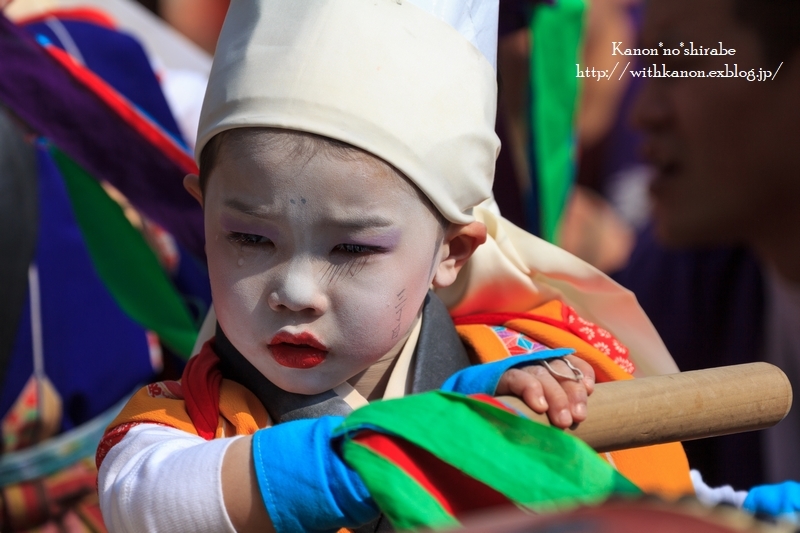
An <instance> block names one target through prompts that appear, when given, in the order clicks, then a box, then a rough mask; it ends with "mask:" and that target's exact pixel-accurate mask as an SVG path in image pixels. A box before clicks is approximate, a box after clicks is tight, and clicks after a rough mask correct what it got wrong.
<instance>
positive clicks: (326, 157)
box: [217, 128, 425, 203]
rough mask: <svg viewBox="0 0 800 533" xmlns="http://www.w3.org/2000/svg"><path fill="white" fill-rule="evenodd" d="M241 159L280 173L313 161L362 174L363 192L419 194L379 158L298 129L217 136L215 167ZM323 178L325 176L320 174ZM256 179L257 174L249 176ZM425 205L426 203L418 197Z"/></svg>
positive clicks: (247, 130) (250, 130)
mask: <svg viewBox="0 0 800 533" xmlns="http://www.w3.org/2000/svg"><path fill="white" fill-rule="evenodd" d="M242 160H251V161H257V162H259V164H260V165H262V166H265V167H268V168H269V169H270V170H272V171H275V172H279V171H280V170H282V169H286V170H287V171H288V172H290V173H291V172H292V171H293V170H294V169H297V168H301V167H305V166H307V165H309V163H311V162H312V160H313V161H314V164H315V165H317V166H318V167H322V168H333V167H335V169H336V173H337V174H342V173H344V174H352V175H364V174H365V173H367V174H368V175H369V177H370V179H369V180H366V181H365V182H364V187H365V188H366V189H365V192H368V190H369V189H370V188H375V189H377V188H385V187H387V186H396V187H397V188H398V189H400V190H402V191H404V192H405V193H407V194H410V195H413V196H417V197H418V196H419V195H420V192H419V190H418V189H417V187H416V186H414V185H413V184H412V183H411V182H410V181H409V180H408V178H406V177H405V176H403V174H402V173H401V172H400V171H398V170H397V169H395V168H394V167H393V166H392V165H390V164H388V163H387V162H385V161H384V160H382V159H381V158H379V157H377V156H375V155H373V154H371V153H369V152H367V151H365V150H362V149H360V148H357V147H355V146H351V145H349V144H346V143H343V142H341V141H337V140H335V139H330V138H327V137H322V136H320V135H315V134H311V133H306V132H303V131H297V130H281V129H275V128H238V129H234V130H230V131H228V132H224V133H222V134H220V139H219V145H218V147H217V164H222V165H223V166H225V165H226V163H227V164H228V165H230V164H231V163H234V164H235V163H236V162H240V161H242ZM318 177H319V179H323V180H324V179H325V177H326V173H324V172H323V173H320V174H319V175H318ZM250 178H251V179H257V178H258V175H255V174H254V175H251V176H250ZM420 201H422V202H423V203H424V201H425V200H423V199H422V198H420Z"/></svg>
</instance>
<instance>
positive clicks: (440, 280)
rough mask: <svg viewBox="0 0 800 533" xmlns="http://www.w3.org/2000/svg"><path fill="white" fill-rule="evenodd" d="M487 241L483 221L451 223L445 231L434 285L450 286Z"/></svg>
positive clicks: (434, 276)
mask: <svg viewBox="0 0 800 533" xmlns="http://www.w3.org/2000/svg"><path fill="white" fill-rule="evenodd" d="M484 242H486V225H484V223H483V222H478V221H475V222H470V223H469V224H463V225H462V224H451V225H450V227H449V228H447V230H446V231H445V234H444V240H443V242H442V247H441V249H440V250H439V259H438V260H439V264H438V265H437V267H436V270H435V273H434V275H433V286H434V287H436V288H437V289H441V288H443V287H448V286H450V285H452V283H453V282H454V281H455V280H456V277H457V276H458V273H459V271H460V270H461V267H463V266H464V265H465V264H466V263H467V260H468V259H469V258H470V257H472V254H473V253H474V252H475V250H476V249H477V248H478V246H480V245H481V244H483V243H484Z"/></svg>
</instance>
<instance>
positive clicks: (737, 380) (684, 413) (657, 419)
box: [498, 363, 792, 452]
mask: <svg viewBox="0 0 800 533" xmlns="http://www.w3.org/2000/svg"><path fill="white" fill-rule="evenodd" d="M498 399H500V400H502V401H503V402H505V403H507V404H508V405H510V406H512V407H514V408H515V409H518V410H519V411H521V412H522V413H523V414H525V415H526V416H529V417H530V418H532V419H534V420H537V421H540V422H542V423H544V424H549V422H548V420H547V416H546V415H539V414H537V413H534V412H533V411H532V410H530V409H529V408H528V407H527V406H526V405H525V404H524V403H522V401H521V400H519V399H518V398H515V397H511V396H502V397H500V398H498ZM791 406H792V387H791V385H790V384H789V380H788V378H787V377H786V375H785V374H784V373H783V372H782V371H781V370H780V369H779V368H778V367H776V366H774V365H771V364H768V363H749V364H744V365H735V366H725V367H720V368H710V369H706V370H695V371H691V372H682V373H680V374H669V375H665V376H653V377H647V378H639V379H632V380H628V381H614V382H610V383H598V384H597V385H596V386H595V391H594V393H593V394H592V395H591V396H590V397H589V402H588V411H589V416H588V418H587V419H586V421H585V422H583V423H581V424H580V425H578V426H577V427H575V428H571V429H568V430H566V431H568V432H569V433H572V434H573V435H575V436H576V437H579V438H580V439H582V440H584V441H585V442H586V443H587V444H589V445H590V446H591V447H592V448H594V449H595V450H597V451H598V452H610V451H614V450H620V449H625V448H636V447H639V446H648V445H651V444H662V443H665V442H675V441H685V440H694V439H703V438H707V437H715V436H718V435H728V434H730V433H740V432H743V431H753V430H757V429H764V428H768V427H770V426H774V425H775V424H777V423H778V422H780V421H781V420H783V417H785V416H786V414H787V413H788V412H789V409H790V408H791Z"/></svg>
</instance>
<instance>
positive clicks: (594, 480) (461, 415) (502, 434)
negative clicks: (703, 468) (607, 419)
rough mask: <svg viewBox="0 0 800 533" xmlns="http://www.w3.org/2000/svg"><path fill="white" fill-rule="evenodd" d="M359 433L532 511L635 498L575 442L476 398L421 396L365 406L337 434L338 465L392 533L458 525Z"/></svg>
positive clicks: (634, 492) (621, 480)
mask: <svg viewBox="0 0 800 533" xmlns="http://www.w3.org/2000/svg"><path fill="white" fill-rule="evenodd" d="M363 430H374V431H377V432H379V433H382V434H385V435H389V436H391V437H392V438H393V439H401V440H404V441H407V442H409V443H411V444H413V445H415V446H416V447H418V448H421V449H423V450H425V451H427V452H429V453H431V454H432V455H434V456H435V457H436V458H438V460H440V461H442V462H444V463H446V464H448V465H451V466H452V467H454V468H456V469H457V470H459V471H460V472H462V473H464V474H466V475H467V476H469V477H471V478H473V479H475V480H477V481H479V482H480V483H482V484H483V485H486V486H488V487H490V488H491V489H493V490H494V491H496V492H499V493H500V494H502V495H504V496H505V497H507V498H508V499H509V500H511V502H513V503H515V504H517V505H518V506H521V507H525V508H528V509H530V510H532V511H534V512H537V513H545V512H552V511H559V510H565V509H569V508H572V507H575V506H577V505H586V504H596V503H600V502H602V501H603V500H605V499H607V498H608V497H609V496H611V495H614V494H617V495H625V494H628V495H638V494H641V491H640V490H639V489H638V488H637V487H636V486H635V485H634V484H633V483H631V482H630V481H628V479H627V478H625V477H624V476H622V475H621V474H620V473H619V472H617V471H616V470H615V469H614V468H613V467H612V466H611V465H609V464H608V463H607V462H605V461H603V460H602V459H601V458H600V457H599V456H598V455H597V453H596V452H595V451H594V450H592V449H591V448H590V447H589V446H588V445H587V444H586V443H584V442H583V441H581V440H580V439H577V438H575V437H573V436H571V435H568V434H566V433H564V432H563V431H561V430H559V429H556V428H552V427H549V426H544V425H542V424H539V423H537V422H534V421H532V420H530V419H528V418H525V417H523V416H518V415H516V414H514V413H511V412H508V411H505V410H503V409H500V408H498V407H496V406H493V405H491V404H488V403H485V402H483V401H480V400H476V399H473V398H469V397H466V396H463V395H460V394H455V393H444V392H438V391H437V392H429V393H425V394H418V395H413V396H408V397H405V398H402V399H399V400H386V401H378V402H373V403H371V404H370V405H368V406H365V407H362V408H361V409H358V410H356V411H355V412H353V413H352V414H351V415H350V416H348V417H347V419H346V420H345V422H344V424H343V425H342V426H340V428H339V429H338V430H337V434H338V435H341V436H343V437H344V439H343V442H342V455H343V457H344V459H345V461H346V462H347V463H348V464H349V465H350V466H351V467H352V468H353V469H355V470H356V471H357V472H358V473H359V475H360V476H361V477H362V479H363V480H364V483H365V484H366V486H367V488H368V489H369V490H370V493H371V494H372V495H373V498H374V499H375V501H376V503H377V504H378V506H379V507H380V508H381V510H382V511H383V512H384V514H385V515H386V516H387V518H389V520H390V521H391V522H392V524H393V525H394V526H395V527H396V528H397V529H398V530H408V529H415V528H422V527H429V528H442V527H450V526H453V525H455V524H457V523H458V520H457V518H456V517H453V516H451V515H450V514H449V513H448V512H447V511H446V510H445V509H444V508H443V507H442V506H441V505H440V504H439V502H438V501H437V500H436V498H435V497H434V496H433V495H431V494H428V493H427V491H426V489H425V488H424V487H422V486H421V485H420V484H419V483H417V481H416V480H415V479H413V478H412V477H410V476H409V475H408V474H407V473H406V472H405V471H403V469H402V468H400V467H398V466H397V465H396V464H393V463H392V462H391V460H390V459H389V458H387V457H383V456H381V455H379V454H377V453H374V452H373V451H372V450H371V449H368V448H367V447H365V446H364V445H362V444H361V443H359V442H358V441H356V440H354V438H356V437H357V436H358V433H359V431H363ZM454 482H457V480H454Z"/></svg>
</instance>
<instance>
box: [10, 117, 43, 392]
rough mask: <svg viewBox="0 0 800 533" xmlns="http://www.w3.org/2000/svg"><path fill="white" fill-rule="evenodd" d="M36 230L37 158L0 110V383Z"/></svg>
mask: <svg viewBox="0 0 800 533" xmlns="http://www.w3.org/2000/svg"><path fill="white" fill-rule="evenodd" d="M38 226H39V187H38V179H37V167H36V153H35V150H34V148H33V146H31V145H30V144H28V143H26V142H25V140H24V139H23V137H22V133H21V132H20V131H19V129H18V128H17V127H16V125H15V124H14V123H13V122H12V120H11V117H10V116H9V115H8V114H7V113H6V111H5V110H4V109H3V108H1V107H0V228H2V230H0V258H2V259H0V383H4V382H5V374H6V369H7V365H8V362H9V361H10V360H11V352H12V350H13V348H14V341H15V339H16V335H17V327H18V325H19V318H20V314H21V313H22V310H23V307H24V305H25V302H26V296H27V290H28V266H29V265H30V264H31V262H32V261H33V255H34V253H35V251H36V236H37V233H38V232H37V228H38Z"/></svg>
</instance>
